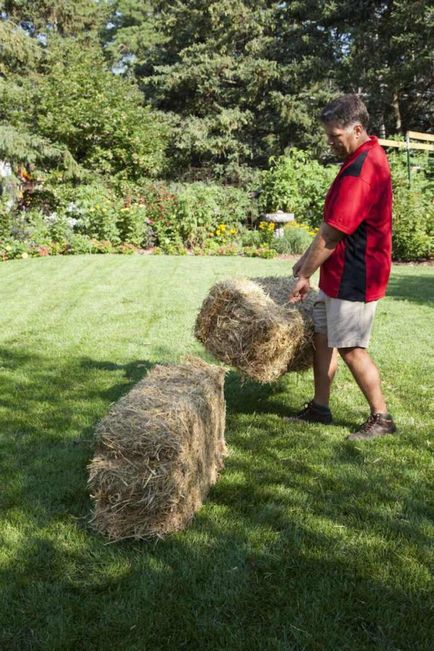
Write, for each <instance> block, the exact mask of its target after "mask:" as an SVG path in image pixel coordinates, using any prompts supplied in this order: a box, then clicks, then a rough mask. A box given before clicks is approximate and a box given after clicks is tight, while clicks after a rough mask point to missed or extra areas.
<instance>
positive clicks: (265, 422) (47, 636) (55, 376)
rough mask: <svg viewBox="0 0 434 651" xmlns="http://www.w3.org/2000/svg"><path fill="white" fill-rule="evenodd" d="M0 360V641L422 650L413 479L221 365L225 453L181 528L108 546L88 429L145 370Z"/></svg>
mask: <svg viewBox="0 0 434 651" xmlns="http://www.w3.org/2000/svg"><path fill="white" fill-rule="evenodd" d="M162 355H163V352H162ZM0 360H1V362H0V364H1V365H2V367H3V371H2V375H1V379H0V407H1V411H0V431H1V436H2V438H1V452H2V454H1V458H0V474H1V477H2V483H3V487H4V490H3V491H2V493H1V497H0V506H1V512H2V513H3V514H6V512H7V511H8V512H9V518H8V525H7V527H6V528H5V530H4V534H3V535H4V539H3V549H4V554H5V556H4V557H3V561H2V563H1V565H0V579H1V580H0V583H1V584H2V585H3V596H2V597H0V598H1V602H0V622H1V624H2V626H1V627H0V629H1V630H0V648H5V649H8V650H9V649H19V650H20V651H21V650H22V649H47V650H50V651H51V649H59V650H60V649H62V651H63V650H66V649H71V650H74V651H75V650H76V649H83V650H84V649H86V651H87V650H88V649H107V648H116V649H125V650H128V651H131V650H137V651H139V650H140V651H142V650H143V649H147V650H148V649H149V650H154V649H155V650H157V649H158V650H165V649H167V650H172V649H184V648H185V649H207V651H214V650H215V651H218V650H221V649H230V650H231V651H236V650H237V649H246V650H247V649H248V650H249V651H253V650H254V649H257V650H258V651H267V650H268V649H270V651H271V650H274V649H275V650H282V651H283V650H284V649H288V650H289V649H293V650H295V651H301V650H302V649H312V651H313V650H314V649H321V650H322V649H325V650H329V649H330V651H331V650H332V649H333V650H335V649H337V648H339V649H348V650H350V649H351V650H358V649H361V650H362V649H364V650H365V649H366V651H368V649H371V648H378V649H384V650H386V649H390V650H392V649H398V648H401V649H404V648H409V649H410V648H411V649H415V650H417V649H420V650H422V649H425V648H426V649H428V648H429V646H425V645H427V644H428V639H429V631H428V630H426V629H424V628H423V627H421V626H420V622H424V621H429V601H428V599H426V596H425V593H424V590H425V586H426V580H425V575H424V573H423V566H424V563H425V560H426V554H427V551H426V548H427V545H428V539H427V535H426V532H425V529H424V527H423V522H424V519H425V518H427V517H428V506H427V504H426V502H425V501H424V500H423V495H424V493H425V490H427V486H426V484H425V483H424V481H422V480H421V478H419V481H418V482H417V484H415V483H414V482H413V480H412V479H411V476H410V477H407V476H406V475H405V474H404V470H402V472H401V471H399V472H398V470H397V469H396V468H394V467H393V465H391V464H386V465H378V464H376V465H369V464H368V462H369V461H370V460H371V461H372V457H370V456H369V453H365V452H364V451H360V450H358V449H356V448H354V447H348V446H345V444H342V443H339V444H337V445H336V444H335V443H334V442H330V441H328V440H327V437H326V436H324V435H322V434H321V433H317V432H312V431H308V432H301V430H300V429H298V430H297V429H293V430H291V431H288V430H287V429H285V428H283V427H282V424H281V421H280V419H279V417H278V416H279V413H278V411H276V405H275V404H274V403H273V400H274V399H276V404H277V403H278V396H279V393H280V392H282V391H284V390H285V384H282V385H280V384H279V385H276V386H271V385H269V386H265V387H261V386H259V385H255V384H253V383H248V384H245V385H243V386H242V387H241V386H240V384H239V377H238V376H237V375H236V374H229V376H228V382H227V387H226V394H227V401H228V430H227V438H228V441H229V444H230V446H231V449H232V455H231V456H230V457H229V458H228V459H227V461H226V469H225V471H224V473H223V474H222V477H221V479H220V481H219V482H218V483H217V485H216V486H215V487H214V488H213V489H212V491H211V493H210V496H209V499H208V501H207V504H206V505H205V507H204V508H203V509H202V510H201V512H199V513H198V514H197V516H196V518H195V519H194V521H193V523H192V525H191V527H189V528H188V529H187V530H186V531H185V532H182V533H179V534H176V535H174V536H171V537H169V538H168V539H166V540H165V541H163V542H160V543H157V544H154V543H152V544H145V543H137V542H130V543H128V542H126V543H123V544H120V545H116V546H115V545H110V546H107V545H105V541H104V540H103V539H102V538H101V537H99V536H96V535H93V534H91V533H90V532H89V531H88V530H87V528H86V525H85V521H86V518H87V514H88V512H89V507H90V503H89V497H88V494H87V488H86V479H87V476H86V464H87V463H88V461H89V459H90V457H91V455H92V431H93V428H94V425H95V423H96V422H97V420H98V419H99V418H100V417H101V416H102V415H104V414H105V413H106V411H107V407H108V405H109V403H110V402H113V401H114V400H117V399H118V398H119V397H120V396H121V395H123V394H124V393H125V392H126V391H128V390H129V389H130V388H131V386H132V385H133V384H134V383H136V382H137V381H138V380H140V379H141V378H142V377H143V376H144V375H145V374H146V372H147V371H148V370H149V369H150V368H151V367H152V366H153V364H152V363H151V362H149V361H148V360H138V361H135V362H132V363H130V364H126V365H119V364H114V363H111V362H108V361H107V362H105V361H95V360H92V359H89V358H86V359H79V360H74V361H72V362H70V363H69V364H67V365H63V366H62V365H56V364H55V363H54V362H53V361H52V360H49V359H48V358H43V357H40V356H37V355H33V354H31V353H30V352H28V353H19V352H16V351H13V350H2V351H0ZM261 401H262V402H261ZM258 405H260V406H261V405H262V406H261V407H260V408H258ZM300 433H302V434H303V435H302V436H300ZM77 442H78V445H77ZM394 445H396V446H398V447H401V448H402V453H403V454H405V442H402V441H399V440H398V442H397V443H394ZM408 554H412V557H411V559H410V564H409V563H408V558H407V557H408ZM400 555H401V556H400Z"/></svg>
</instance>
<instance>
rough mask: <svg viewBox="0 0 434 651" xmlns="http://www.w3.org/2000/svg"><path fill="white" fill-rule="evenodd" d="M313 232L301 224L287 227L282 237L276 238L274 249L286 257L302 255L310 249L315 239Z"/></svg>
mask: <svg viewBox="0 0 434 651" xmlns="http://www.w3.org/2000/svg"><path fill="white" fill-rule="evenodd" d="M313 235H314V233H313V231H311V230H310V229H309V228H308V227H305V226H303V225H301V224H295V225H294V226H291V225H289V226H287V227H286V228H285V229H284V231H283V236H282V237H276V238H275V239H274V242H273V249H275V250H276V251H277V252H278V253H281V254H286V255H300V254H301V253H304V252H305V251H306V249H307V248H308V247H309V245H310V243H311V242H312V239H313Z"/></svg>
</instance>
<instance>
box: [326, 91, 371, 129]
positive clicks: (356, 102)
mask: <svg viewBox="0 0 434 651" xmlns="http://www.w3.org/2000/svg"><path fill="white" fill-rule="evenodd" d="M320 120H321V122H323V123H324V124H330V123H331V122H335V123H336V124H338V125H339V126H340V127H341V128H345V127H349V126H350V125H351V124H354V123H355V122H360V124H361V125H362V126H363V127H364V128H365V129H367V127H368V124H369V113H368V109H367V108H366V106H365V105H364V103H363V102H362V100H361V99H360V97H359V95H342V96H341V97H337V98H336V99H335V100H333V102H330V104H327V106H325V107H324V108H323V110H322V111H321V114H320Z"/></svg>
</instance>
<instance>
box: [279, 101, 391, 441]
mask: <svg viewBox="0 0 434 651" xmlns="http://www.w3.org/2000/svg"><path fill="white" fill-rule="evenodd" d="M368 121H369V115H368V112H367V109H366V107H365V105H364V104H363V102H362V100H361V99H360V98H359V97H358V96H357V95H344V96H342V97H339V98H338V99H336V100H334V101H333V102H331V103H330V104H328V105H327V106H326V107H325V108H324V109H323V111H322V113H321V122H322V123H323V126H324V129H325V132H326V135H327V138H328V142H329V145H330V147H331V148H332V150H333V151H334V152H335V154H336V155H337V156H338V157H339V158H340V159H342V160H343V165H342V167H341V169H340V171H339V173H338V175H337V177H336V179H335V180H334V182H333V183H332V185H331V187H330V189H329V192H328V194H327V197H326V200H325V205H324V221H323V222H322V224H321V227H320V229H319V232H318V234H317V236H316V237H315V239H314V240H313V242H312V244H311V245H310V247H309V248H308V249H307V251H306V252H305V253H304V255H303V256H302V257H301V258H300V260H299V261H298V262H297V263H296V264H295V265H294V267H293V273H294V276H295V277H296V278H297V282H296V284H295V286H294V288H293V291H292V293H291V295H290V297H289V301H290V302H291V303H295V302H297V301H302V300H303V299H304V298H305V296H306V294H307V292H308V291H309V288H310V277H311V276H312V274H314V273H315V271H316V270H317V269H318V268H320V282H319V287H320V292H319V297H318V301H317V302H316V303H315V306H314V313H313V315H314V324H315V335H314V336H315V355H314V386H315V393H314V397H313V400H311V401H310V402H309V403H308V404H307V405H306V407H305V408H304V409H303V410H302V411H300V413H298V414H297V415H296V416H295V417H294V418H296V419H297V420H302V421H308V422H318V423H331V422H332V414H331V411H330V408H329V398H330V388H331V384H332V382H333V378H334V375H335V372H336V366H337V352H339V354H340V356H341V357H342V359H343V360H344V362H345V363H346V364H347V366H348V368H349V369H350V371H351V373H352V374H353V377H354V379H355V380H356V382H357V384H358V386H359V388H360V389H361V391H362V392H363V395H364V396H365V398H366V400H367V402H368V404H369V407H370V409H371V415H370V416H369V418H368V419H367V421H366V422H365V423H364V424H363V425H362V426H361V427H360V428H359V429H358V431H357V432H354V433H353V434H351V435H350V436H349V437H348V438H349V439H351V440H363V439H372V438H375V437H378V436H384V435H386V434H393V433H394V432H395V431H396V427H395V424H394V422H393V419H392V417H391V416H390V415H389V413H388V411H387V406H386V402H385V399H384V396H383V393H382V390H381V381H380V374H379V371H378V369H377V367H376V366H375V364H374V362H373V361H372V359H371V358H370V356H369V354H368V352H367V347H368V344H369V338H370V333H371V328H372V323H373V320H374V315H375V308H376V305H377V301H378V300H379V299H380V298H382V297H383V296H384V295H385V291H386V286H387V282H388V279H389V274H390V267H391V248H392V244H391V241H392V236H391V227H392V214H391V213H392V184H391V177H390V169H389V165H388V162H387V158H386V155H385V153H384V151H383V149H382V148H381V147H380V145H379V144H378V140H377V138H376V137H375V136H369V135H368V133H367V131H366V129H367V126H368Z"/></svg>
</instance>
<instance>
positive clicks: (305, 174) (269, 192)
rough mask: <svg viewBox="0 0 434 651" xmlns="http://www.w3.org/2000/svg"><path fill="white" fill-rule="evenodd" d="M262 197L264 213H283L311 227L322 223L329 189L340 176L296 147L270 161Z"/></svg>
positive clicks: (334, 168) (261, 192)
mask: <svg viewBox="0 0 434 651" xmlns="http://www.w3.org/2000/svg"><path fill="white" fill-rule="evenodd" d="M270 163H271V167H270V169H269V170H267V171H266V172H264V174H263V179H262V186H261V190H260V196H259V209H260V211H261V212H275V211H276V210H284V211H285V212H293V213H294V214H295V217H296V218H297V219H301V220H303V222H305V223H307V224H309V225H310V226H312V227H315V226H318V225H319V224H320V222H321V220H322V215H323V205H324V199H325V195H326V194H327V190H328V188H329V186H330V184H331V183H332V181H333V179H334V177H335V176H336V174H337V169H336V167H324V166H323V165H320V164H319V163H318V162H317V161H315V160H312V158H311V157H310V155H309V154H308V153H307V152H304V151H301V150H299V149H296V148H295V147H293V148H292V149H291V150H290V152H289V154H288V155H286V156H281V157H279V158H271V159H270Z"/></svg>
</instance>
